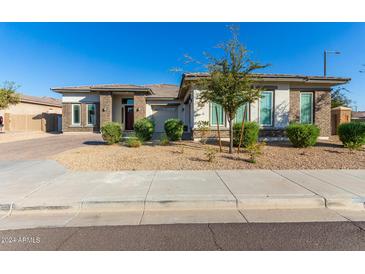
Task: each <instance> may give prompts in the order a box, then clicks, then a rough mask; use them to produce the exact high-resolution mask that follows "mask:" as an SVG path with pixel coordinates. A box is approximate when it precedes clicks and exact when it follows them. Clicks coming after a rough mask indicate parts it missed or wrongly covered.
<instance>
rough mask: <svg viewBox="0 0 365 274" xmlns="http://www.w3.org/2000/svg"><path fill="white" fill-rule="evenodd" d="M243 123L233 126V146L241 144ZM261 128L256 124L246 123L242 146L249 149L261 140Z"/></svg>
mask: <svg viewBox="0 0 365 274" xmlns="http://www.w3.org/2000/svg"><path fill="white" fill-rule="evenodd" d="M241 126H242V124H241V123H235V124H234V125H233V145H234V146H238V144H239V142H240V134H241ZM259 130H260V126H259V124H258V123H255V122H245V125H244V128H243V135H242V144H241V145H242V146H243V147H249V146H252V145H254V144H256V143H257V141H258V139H259Z"/></svg>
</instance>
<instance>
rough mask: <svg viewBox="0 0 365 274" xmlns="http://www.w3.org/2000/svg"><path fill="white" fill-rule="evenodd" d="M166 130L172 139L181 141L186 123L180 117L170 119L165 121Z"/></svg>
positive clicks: (168, 136)
mask: <svg viewBox="0 0 365 274" xmlns="http://www.w3.org/2000/svg"><path fill="white" fill-rule="evenodd" d="M165 132H166V135H167V138H169V140H170V141H179V140H181V137H182V134H183V132H184V124H183V122H182V121H181V120H179V119H168V120H166V121H165Z"/></svg>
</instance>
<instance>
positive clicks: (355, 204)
mask: <svg viewBox="0 0 365 274" xmlns="http://www.w3.org/2000/svg"><path fill="white" fill-rule="evenodd" d="M326 207H327V208H329V209H343V210H361V209H365V204H364V202H363V201H361V200H360V199H357V198H347V199H344V198H327V199H326Z"/></svg>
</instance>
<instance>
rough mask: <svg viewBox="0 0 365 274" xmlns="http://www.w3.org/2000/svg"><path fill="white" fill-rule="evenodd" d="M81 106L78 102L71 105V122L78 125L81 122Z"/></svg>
mask: <svg viewBox="0 0 365 274" xmlns="http://www.w3.org/2000/svg"><path fill="white" fill-rule="evenodd" d="M80 109H81V106H80V105H79V104H74V105H72V124H73V125H80V124H81V111H80Z"/></svg>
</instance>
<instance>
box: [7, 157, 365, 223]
mask: <svg viewBox="0 0 365 274" xmlns="http://www.w3.org/2000/svg"><path fill="white" fill-rule="evenodd" d="M0 178H1V179H0V229H7V228H14V227H15V228H19V227H29V226H30V227H39V226H66V225H68V226H81V225H97V224H100V225H105V224H146V223H174V222H208V223H209V222H247V221H248V222H250V221H273V220H274V219H275V218H276V219H277V220H283V219H285V220H287V219H290V218H292V219H295V220H297V221H305V220H308V218H309V219H311V220H313V219H314V220H317V221H319V220H322V219H325V220H329V221H336V220H341V221H343V220H346V219H347V218H348V219H351V218H355V217H356V218H363V219H364V220H365V209H364V197H365V170H281V171H275V170H226V171H214V170H213V171H121V172H74V171H68V170H66V169H65V168H64V167H63V166H61V165H59V164H57V162H55V161H51V160H47V161H44V160H33V161H0ZM298 210H299V212H298ZM303 210H304V211H303ZM313 210H314V211H313ZM353 211H354V212H356V213H353ZM311 212H312V213H311ZM313 212H314V213H313ZM343 212H345V213H343ZM346 212H347V213H346ZM349 212H351V213H349ZM313 214H314V215H313ZM275 216H276V217H275ZM353 216H355V217H353ZM350 217H351V218H350ZM273 218H274V219H273ZM306 218H307V219H306Z"/></svg>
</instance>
